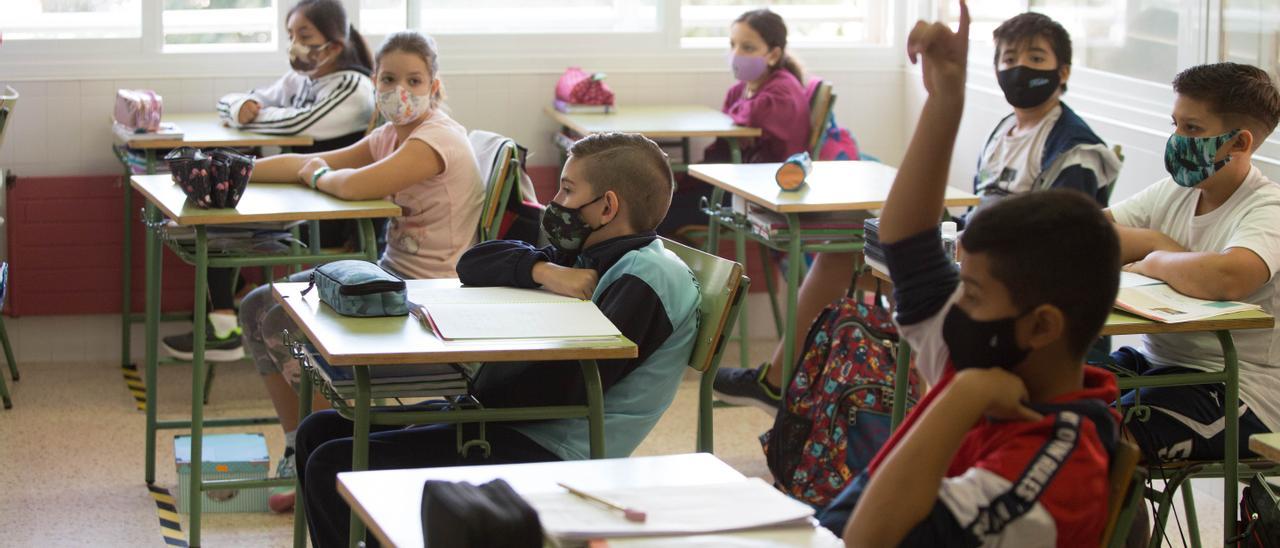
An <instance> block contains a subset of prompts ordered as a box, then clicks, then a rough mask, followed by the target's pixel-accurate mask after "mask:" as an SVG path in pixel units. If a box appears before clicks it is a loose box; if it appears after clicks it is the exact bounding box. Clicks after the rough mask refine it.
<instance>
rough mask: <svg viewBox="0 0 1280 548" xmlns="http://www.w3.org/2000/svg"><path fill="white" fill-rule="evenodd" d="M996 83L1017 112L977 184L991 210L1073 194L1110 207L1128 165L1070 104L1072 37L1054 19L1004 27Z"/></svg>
mask: <svg viewBox="0 0 1280 548" xmlns="http://www.w3.org/2000/svg"><path fill="white" fill-rule="evenodd" d="M992 35H993V37H994V38H995V50H996V57H995V66H996V80H997V81H998V82H999V84H1000V89H1001V90H1002V91H1003V92H1004V97H1005V100H1007V101H1008V102H1009V104H1010V105H1011V106H1013V114H1010V115H1009V116H1006V117H1005V118H1004V119H1003V120H1001V121H1000V123H999V124H996V128H995V130H994V131H992V132H991V136H990V137H988V138H987V144H986V145H985V146H984V147H983V149H982V154H981V155H980V156H979V158H978V172H977V174H976V175H975V176H974V178H973V188H974V192H975V193H976V194H978V195H979V196H981V197H982V205H979V206H978V207H979V208H982V207H985V206H986V205H988V204H990V203H991V202H993V201H996V200H999V199H1001V198H1004V197H1005V196H1009V195H1011V194H1020V193H1023V192H1030V191H1034V190H1044V189H1048V188H1070V189H1074V190H1079V191H1081V192H1083V193H1085V194H1087V195H1088V196H1090V197H1092V198H1094V199H1095V200H1097V201H1098V203H1099V204H1100V205H1102V206H1105V205H1106V198H1107V196H1108V195H1109V191H1108V189H1107V187H1108V186H1110V185H1111V184H1113V183H1115V180H1116V178H1117V177H1118V176H1119V174H1120V159H1119V158H1118V157H1117V156H1116V155H1115V153H1114V152H1112V151H1111V150H1110V149H1108V148H1107V145H1106V143H1104V142H1103V141H1102V139H1100V138H1098V136H1097V135H1096V134H1094V133H1093V130H1092V129H1090V128H1089V125H1088V124H1086V123H1085V122H1084V120H1082V119H1080V117H1079V116H1077V115H1076V113H1075V112H1074V111H1072V110H1071V109H1070V108H1068V107H1067V105H1065V104H1063V103H1062V101H1061V96H1062V94H1063V93H1065V92H1066V90H1067V80H1068V79H1069V78H1070V77H1071V37H1070V36H1069V35H1068V34H1067V31H1066V29H1064V28H1062V25H1060V24H1058V23H1057V22H1055V21H1054V20H1053V19H1050V18H1049V17H1046V16H1045V15H1042V14H1039V13H1024V14H1022V15H1019V16H1017V17H1014V18H1012V19H1009V20H1007V21H1005V22H1004V23H1001V24H1000V26H999V27H996V30H995V32H994V33H992Z"/></svg>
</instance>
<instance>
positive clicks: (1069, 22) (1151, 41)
mask: <svg viewBox="0 0 1280 548" xmlns="http://www.w3.org/2000/svg"><path fill="white" fill-rule="evenodd" d="M1261 1H1266V0H1261ZM1183 3H1184V2H1183V0H973V1H971V2H969V9H970V14H971V16H972V17H973V23H972V27H971V28H970V38H971V39H972V40H973V41H974V42H975V43H976V44H984V45H986V46H987V47H985V48H982V47H980V48H977V49H978V51H980V52H983V54H984V56H985V57H990V55H991V53H992V51H991V49H990V46H991V45H992V41H991V33H992V31H994V30H995V28H996V27H997V26H999V25H1000V23H1001V22H1003V21H1004V20H1005V19H1008V18H1009V17H1012V16H1013V15H1014V14H1017V13H1021V12H1024V11H1027V10H1028V9H1030V10H1031V11H1036V12H1040V13H1043V14H1045V15H1048V16H1049V17H1052V18H1053V19H1054V20H1055V21H1057V22H1059V23H1061V24H1062V26H1063V27H1065V28H1066V29H1067V32H1068V33H1070V34H1071V45H1072V48H1071V49H1072V59H1071V64H1072V65H1073V66H1075V67H1085V68H1091V69H1096V70H1100V71H1105V72H1110V73H1114V74H1119V75H1122V76H1127V77H1130V78H1137V79H1140V80H1148V81H1152V82H1159V83H1168V82H1170V81H1172V80H1173V76H1174V75H1175V74H1177V72H1178V69H1179V67H1180V66H1183V65H1186V64H1190V63H1189V62H1188V61H1187V60H1188V59H1192V60H1194V59H1195V58H1196V54H1195V51H1194V49H1195V48H1196V45H1195V44H1194V41H1193V40H1185V39H1184V40H1179V38H1180V37H1182V36H1186V35H1187V34H1189V30H1188V29H1186V28H1184V27H1185V24H1186V22H1185V21H1184V19H1185V18H1184V17H1183V13H1184V11H1185V10H1184V7H1183ZM938 7H939V16H940V17H942V18H944V19H945V20H949V21H953V22H954V21H956V20H958V19H959V8H958V7H957V6H955V5H954V3H953V2H943V1H942V0H939V4H938ZM1191 62H1194V61H1191Z"/></svg>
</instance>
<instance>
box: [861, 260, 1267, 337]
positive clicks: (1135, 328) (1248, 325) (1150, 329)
mask: <svg viewBox="0 0 1280 548" xmlns="http://www.w3.org/2000/svg"><path fill="white" fill-rule="evenodd" d="M871 275H873V276H875V277H876V278H879V279H881V280H885V281H889V282H891V281H892V280H890V279H889V276H888V274H886V273H885V272H884V271H882V270H880V269H879V268H875V267H872V269H871ZM1275 321H1276V320H1275V318H1273V317H1271V316H1270V315H1268V314H1267V313H1266V312H1262V311H1260V310H1250V311H1248V312H1237V313H1235V314H1227V315H1224V316H1217V317H1214V318H1209V319H1206V320H1200V321H1195V322H1181V323H1161V322H1157V321H1155V320H1148V319H1146V318H1142V317H1139V316H1135V315H1133V314H1130V313H1128V312H1125V311H1122V310H1112V311H1111V314H1110V315H1109V316H1107V323H1105V324H1103V326H1102V333H1101V335H1103V336H1107V335H1152V334H1157V333H1202V332H1211V331H1222V330H1224V329H1225V330H1228V331H1235V330H1238V329H1271V328H1272V327H1273V326H1274V325H1275Z"/></svg>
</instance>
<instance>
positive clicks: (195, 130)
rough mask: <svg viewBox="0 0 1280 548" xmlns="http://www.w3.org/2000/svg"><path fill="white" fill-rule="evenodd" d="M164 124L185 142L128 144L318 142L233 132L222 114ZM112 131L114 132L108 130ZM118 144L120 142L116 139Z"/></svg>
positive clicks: (171, 118) (134, 144)
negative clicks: (172, 126)
mask: <svg viewBox="0 0 1280 548" xmlns="http://www.w3.org/2000/svg"><path fill="white" fill-rule="evenodd" d="M163 121H164V122H171V123H174V124H177V125H178V128H179V129H181V130H182V138H181V139H161V140H145V139H130V140H129V141H126V142H125V143H124V144H125V145H126V146H128V147H129V148H137V149H149V148H177V147H180V146H193V147H201V148H203V147H259V146H280V147H286V146H310V145H311V144H312V143H314V140H313V139H312V138H311V136H310V135H267V134H264V133H251V132H248V131H242V130H238V129H232V128H229V127H226V126H224V125H222V120H220V119H218V114H217V113H214V112H205V113H188V114H166V115H165V116H164V118H163ZM108 129H110V128H108ZM116 142H120V140H119V137H116Z"/></svg>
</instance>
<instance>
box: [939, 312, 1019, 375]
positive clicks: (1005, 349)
mask: <svg viewBox="0 0 1280 548" xmlns="http://www.w3.org/2000/svg"><path fill="white" fill-rule="evenodd" d="M1021 317H1022V316H1014V317H1012V318H1004V319H1000V320H991V321H985V322H980V321H978V320H975V319H973V318H972V317H970V316H969V314H967V313H965V311H964V310H961V309H960V307H958V306H954V305H953V306H952V307H951V310H950V311H948V312H947V317H946V318H945V319H944V320H943V321H942V340H943V341H944V342H946V343H947V348H948V349H949V350H950V351H951V364H952V365H953V366H955V368H956V371H961V370H964V369H969V368H978V369H988V368H992V367H999V368H1001V369H1012V368H1013V366H1015V365H1018V364H1019V363H1021V362H1022V360H1023V359H1025V358H1026V357H1027V354H1028V353H1029V351H1028V350H1023V349H1022V348H1019V347H1018V336H1017V330H1016V325H1017V321H1018V318H1021Z"/></svg>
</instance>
